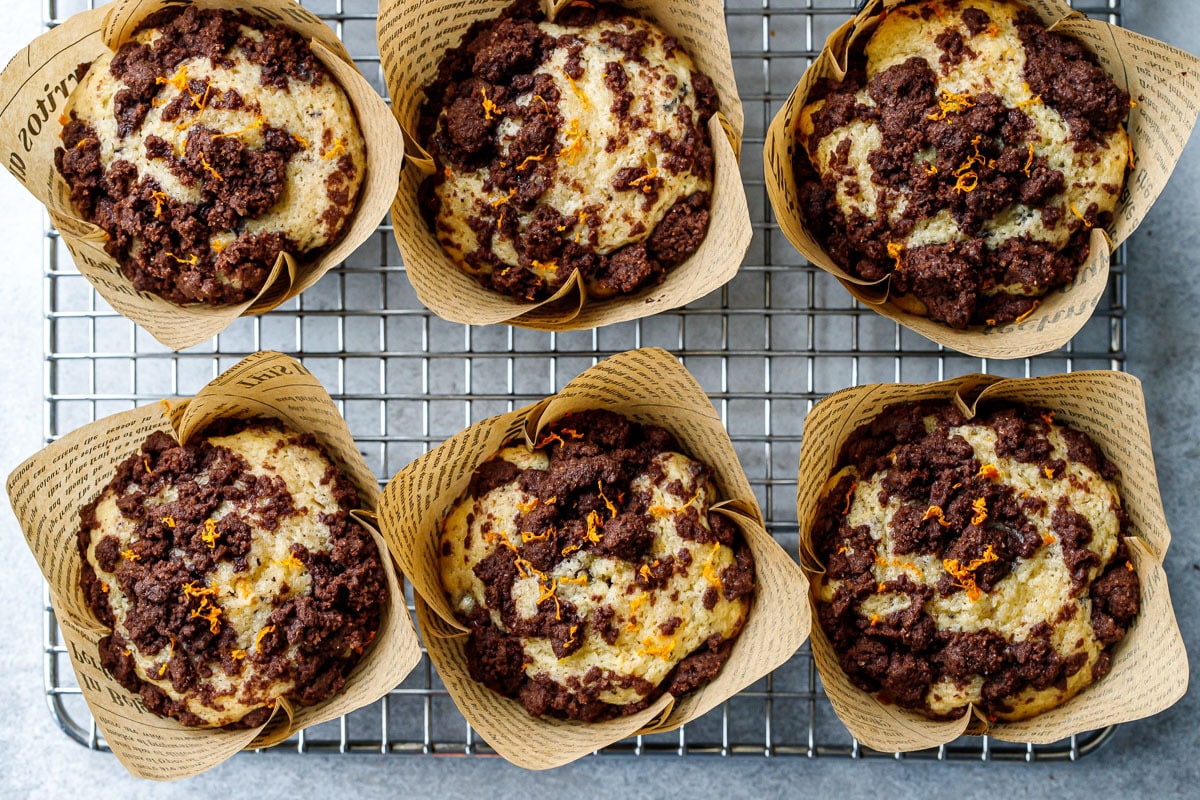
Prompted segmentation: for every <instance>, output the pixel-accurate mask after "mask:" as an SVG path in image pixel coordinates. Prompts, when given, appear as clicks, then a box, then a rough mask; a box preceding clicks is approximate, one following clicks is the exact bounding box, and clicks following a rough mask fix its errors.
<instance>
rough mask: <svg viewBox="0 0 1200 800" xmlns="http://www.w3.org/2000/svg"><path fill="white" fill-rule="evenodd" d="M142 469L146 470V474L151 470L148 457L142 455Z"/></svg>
mask: <svg viewBox="0 0 1200 800" xmlns="http://www.w3.org/2000/svg"><path fill="white" fill-rule="evenodd" d="M142 469H144V470H146V474H147V475H149V474H150V472H151V469H150V459H149V458H147V457H146V456H142Z"/></svg>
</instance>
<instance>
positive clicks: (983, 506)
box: [971, 497, 988, 525]
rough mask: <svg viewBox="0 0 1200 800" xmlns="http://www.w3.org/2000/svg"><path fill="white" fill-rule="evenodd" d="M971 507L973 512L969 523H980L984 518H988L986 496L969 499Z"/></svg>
mask: <svg viewBox="0 0 1200 800" xmlns="http://www.w3.org/2000/svg"><path fill="white" fill-rule="evenodd" d="M971 508H973V509H974V510H975V513H974V514H973V515H972V516H971V524H972V525H982V524H983V522H984V520H986V519H987V518H988V510H987V498H986V497H977V498H975V499H974V500H972V501H971Z"/></svg>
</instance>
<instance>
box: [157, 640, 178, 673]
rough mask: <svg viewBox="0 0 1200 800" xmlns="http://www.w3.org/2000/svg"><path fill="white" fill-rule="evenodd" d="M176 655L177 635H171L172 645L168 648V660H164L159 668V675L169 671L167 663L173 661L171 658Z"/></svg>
mask: <svg viewBox="0 0 1200 800" xmlns="http://www.w3.org/2000/svg"><path fill="white" fill-rule="evenodd" d="M174 657H175V637H174V636H172V637H171V645H170V648H169V649H168V650H167V660H166V661H164V662H163V663H162V664H161V665H160V666H159V668H158V677H160V678H161V677H162V676H163V675H165V674H166V673H167V665H168V664H170V663H171V659H172V658H174Z"/></svg>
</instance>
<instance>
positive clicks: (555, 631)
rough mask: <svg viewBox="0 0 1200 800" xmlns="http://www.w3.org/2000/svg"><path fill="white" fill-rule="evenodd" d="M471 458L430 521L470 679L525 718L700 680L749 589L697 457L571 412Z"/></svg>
mask: <svg viewBox="0 0 1200 800" xmlns="http://www.w3.org/2000/svg"><path fill="white" fill-rule="evenodd" d="M537 444H538V446H537V447H536V448H534V449H532V450H531V449H530V448H528V447H527V446H525V445H523V444H522V445H510V446H507V447H505V448H504V449H502V450H501V451H500V452H499V453H497V454H496V456H495V457H494V458H492V459H491V460H489V461H487V462H485V463H484V464H483V465H481V466H480V467H479V468H478V469H477V470H476V472H475V474H474V475H473V476H472V479H471V483H470V486H469V488H468V490H467V492H466V494H464V495H463V497H462V498H461V499H460V500H459V501H458V502H457V503H456V504H455V505H454V506H453V507H452V508H451V509H450V511H449V512H448V514H447V516H446V517H445V519H444V520H443V522H442V533H441V540H440V553H441V565H440V567H441V577H442V584H443V587H444V588H445V590H446V593H447V595H448V597H449V600H450V604H451V607H452V608H453V610H454V612H455V614H456V615H457V616H458V617H459V619H460V620H461V621H462V622H463V623H464V624H467V625H468V626H469V627H470V639H469V641H468V644H467V662H468V669H469V672H470V674H471V676H472V677H473V678H474V679H475V680H477V681H480V682H481V683H483V684H485V685H486V686H488V687H489V688H491V689H493V690H494V691H497V692H499V693H500V694H503V695H506V696H508V697H514V698H517V699H519V700H520V701H521V702H522V703H523V704H524V706H525V708H526V709H527V710H528V711H529V712H530V714H532V715H534V716H541V715H544V714H549V715H554V716H560V717H569V718H574V719H583V720H601V719H608V718H612V717H616V716H620V715H622V714H631V713H635V712H637V711H640V710H641V709H643V708H645V707H646V706H647V705H649V704H650V703H651V702H653V701H654V700H655V699H656V698H657V697H659V696H660V695H661V694H662V693H663V692H664V691H665V692H669V693H671V694H673V695H679V694H682V693H684V692H686V691H689V690H691V689H693V688H696V687H697V686H699V685H702V684H704V683H707V682H708V681H709V680H710V679H711V678H712V677H713V676H714V675H715V674H716V673H717V671H718V670H719V669H720V667H721V665H722V664H723V663H724V662H725V660H726V659H727V658H728V655H729V651H730V648H731V647H732V644H733V640H734V639H735V638H736V637H737V635H738V633H739V632H740V631H741V629H742V626H743V624H744V622H745V619H746V615H747V613H748V611H749V608H750V603H751V600H752V596H753V593H754V558H753V556H752V555H751V553H750V549H749V547H748V546H747V545H746V544H745V543H744V542H743V541H742V539H741V536H740V533H739V532H738V531H737V529H736V527H735V526H734V524H733V523H732V522H730V521H729V520H728V519H726V518H725V517H723V516H721V515H720V514H718V513H710V512H709V510H708V509H709V506H710V505H711V504H712V503H713V502H714V494H715V492H714V488H713V485H712V483H711V481H710V478H709V470H708V468H707V467H705V466H704V465H702V464H700V463H698V462H696V461H694V460H692V459H690V458H688V457H687V456H685V455H682V454H681V453H679V452H677V451H676V445H675V442H674V440H673V439H672V437H671V436H670V434H668V433H667V432H666V431H664V430H662V429H661V428H654V427H647V428H643V427H641V426H638V425H635V424H632V423H630V422H628V421H627V420H625V419H624V418H623V417H620V416H618V415H615V414H612V413H610V412H600V411H589V412H584V413H580V414H572V415H569V416H567V417H564V418H563V419H561V420H559V421H558V422H556V423H554V424H553V425H551V426H550V427H549V428H548V430H547V431H546V432H545V433H544V434H543V438H542V440H541V441H540V442H538V443H537Z"/></svg>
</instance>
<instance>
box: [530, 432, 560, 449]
mask: <svg viewBox="0 0 1200 800" xmlns="http://www.w3.org/2000/svg"><path fill="white" fill-rule="evenodd" d="M550 442H558V444H559V446H561V447H565V446H566V444H567V443H566V442H565V441H563V438H562V437H561V436H559V435H558V434H557V433H547V434H546V435H545V436H543V437H542V440H541V441H540V442H538V443H537V444H536V445H535V446H534V448H533V449H534V450H541V449H542V448H543V447H545V446H546V445H548V444H550Z"/></svg>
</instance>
